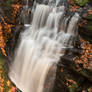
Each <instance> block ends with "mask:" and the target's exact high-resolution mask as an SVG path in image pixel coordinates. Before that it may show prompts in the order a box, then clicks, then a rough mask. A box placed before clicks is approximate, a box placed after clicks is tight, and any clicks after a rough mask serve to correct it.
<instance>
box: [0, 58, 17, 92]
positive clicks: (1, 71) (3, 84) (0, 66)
mask: <svg viewBox="0 0 92 92" xmlns="http://www.w3.org/2000/svg"><path fill="white" fill-rule="evenodd" d="M3 61H4V60H3V58H2V57H0V92H15V90H16V88H15V86H14V85H13V84H12V83H11V82H10V81H9V78H8V76H7V73H6V71H7V70H6V68H5V67H4V62H3Z"/></svg>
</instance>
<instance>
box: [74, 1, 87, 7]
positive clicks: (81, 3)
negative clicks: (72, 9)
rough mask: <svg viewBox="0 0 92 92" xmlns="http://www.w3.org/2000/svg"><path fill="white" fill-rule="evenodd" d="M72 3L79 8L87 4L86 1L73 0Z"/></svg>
mask: <svg viewBox="0 0 92 92" xmlns="http://www.w3.org/2000/svg"><path fill="white" fill-rule="evenodd" d="M74 1H75V3H76V4H78V5H79V6H84V5H85V4H86V3H87V2H88V0H74Z"/></svg>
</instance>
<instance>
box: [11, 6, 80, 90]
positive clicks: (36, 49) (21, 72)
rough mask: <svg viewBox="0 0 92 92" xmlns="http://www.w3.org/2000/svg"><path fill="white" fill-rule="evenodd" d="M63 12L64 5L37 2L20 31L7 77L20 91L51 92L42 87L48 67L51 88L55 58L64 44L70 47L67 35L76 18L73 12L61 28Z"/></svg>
mask: <svg viewBox="0 0 92 92" xmlns="http://www.w3.org/2000/svg"><path fill="white" fill-rule="evenodd" d="M63 16H64V6H61V7H59V8H57V7H51V6H46V5H37V7H36V10H35V13H34V17H33V21H32V24H31V26H30V28H28V29H27V30H25V32H23V33H22V34H21V42H20V44H19V47H18V49H17V51H16V53H15V59H14V62H13V63H12V64H11V66H10V72H9V77H10V79H11V80H12V81H13V82H14V83H15V85H16V86H17V87H18V88H19V89H20V90H22V91H23V92H53V91H51V90H52V89H49V90H46V89H45V81H46V79H47V75H49V71H50V70H51V71H50V73H52V74H50V76H49V80H50V84H51V85H52V87H51V88H53V85H54V79H55V75H56V69H57V64H58V61H59V60H60V57H61V56H63V55H64V52H65V48H67V47H69V48H70V47H72V45H71V43H72V40H71V41H70V43H69V39H70V37H71V36H74V35H75V33H76V32H74V31H75V26H76V23H77V21H78V19H79V15H78V14H77V13H75V15H74V16H73V17H72V18H71V20H70V23H69V25H68V28H67V32H65V30H64V29H65V28H63V27H65V26H62V25H61V24H62V20H63ZM60 19H62V20H61V21H60ZM66 20H67V18H66ZM51 78H52V79H51ZM47 80H48V79H47Z"/></svg>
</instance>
